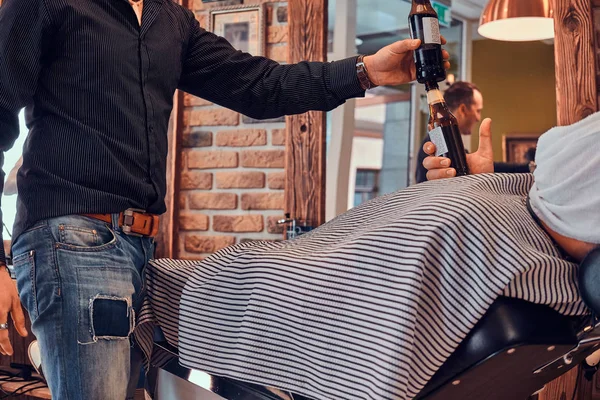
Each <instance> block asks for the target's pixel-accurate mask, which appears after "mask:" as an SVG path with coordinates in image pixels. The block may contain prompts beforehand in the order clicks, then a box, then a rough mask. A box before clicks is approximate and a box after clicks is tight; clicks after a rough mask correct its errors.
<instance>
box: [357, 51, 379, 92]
mask: <svg viewBox="0 0 600 400" xmlns="http://www.w3.org/2000/svg"><path fill="white" fill-rule="evenodd" d="M364 58H365V56H364V55H360V56H358V59H357V60H356V75H357V76H358V80H359V81H360V86H361V87H362V88H363V89H364V90H369V89H373V88H374V87H377V85H375V84H374V83H373V82H371V80H370V79H369V74H368V72H367V66H366V65H365V63H364V61H363V60H364Z"/></svg>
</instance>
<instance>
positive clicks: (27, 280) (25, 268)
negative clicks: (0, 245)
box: [13, 250, 39, 322]
mask: <svg viewBox="0 0 600 400" xmlns="http://www.w3.org/2000/svg"><path fill="white" fill-rule="evenodd" d="M13 267H14V270H15V275H16V277H17V286H18V288H19V298H20V299H21V303H22V304H23V305H24V306H25V308H26V309H27V312H28V313H29V318H30V319H31V322H34V321H35V320H36V319H37V317H38V315H39V309H38V303H37V287H36V269H35V250H30V251H28V252H25V253H22V254H19V255H16V256H15V257H14V258H13Z"/></svg>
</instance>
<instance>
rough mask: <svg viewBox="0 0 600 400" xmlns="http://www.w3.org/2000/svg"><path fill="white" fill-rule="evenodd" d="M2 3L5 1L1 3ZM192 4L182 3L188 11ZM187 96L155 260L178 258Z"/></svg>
mask: <svg viewBox="0 0 600 400" xmlns="http://www.w3.org/2000/svg"><path fill="white" fill-rule="evenodd" d="M0 1H2V0H0ZM189 1H190V0H178V3H179V4H181V5H182V6H183V7H185V8H188V6H189ZM183 96H184V93H183V92H181V91H179V90H178V91H177V92H176V93H175V97H174V99H173V111H172V112H171V120H170V121H169V130H168V135H169V138H168V141H169V152H168V153H167V171H166V172H167V193H166V195H165V205H166V207H167V211H166V212H165V213H164V214H163V215H161V216H160V227H159V231H158V235H157V237H156V251H155V253H154V256H155V258H177V250H178V246H177V237H178V235H179V191H180V190H179V188H180V181H181V170H182V164H181V162H182V157H181V140H182V135H183V127H184V126H183Z"/></svg>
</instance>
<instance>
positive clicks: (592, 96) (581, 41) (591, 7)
mask: <svg viewBox="0 0 600 400" xmlns="http://www.w3.org/2000/svg"><path fill="white" fill-rule="evenodd" d="M553 8H554V31H555V41H554V54H555V64H556V101H557V105H556V109H557V117H558V125H570V124H573V123H575V122H577V121H579V120H581V119H583V118H585V117H587V116H588V115H590V114H593V113H594V112H596V111H598V105H599V104H600V98H599V97H600V96H599V94H600V90H599V86H598V84H599V83H600V72H599V70H598V68H600V59H597V57H598V54H600V51H599V49H598V46H599V45H600V36H599V34H600V29H598V26H599V25H598V24H599V23H600V0H553ZM593 16H595V17H596V21H595V22H594V18H593ZM597 77H598V78H597ZM579 368H580V367H576V368H573V369H572V370H571V371H569V372H568V373H567V374H565V375H563V376H561V377H559V378H558V379H556V380H554V381H552V382H550V383H549V384H548V385H547V386H546V389H545V390H544V391H543V392H541V393H540V395H539V400H560V399H570V398H576V399H579V400H589V399H591V398H592V396H591V390H592V389H591V387H592V384H591V383H590V382H588V381H587V380H585V379H583V378H580V380H579V384H578V385H576V382H577V376H578V372H579ZM575 387H577V393H576V394H574V393H573V392H574V391H575ZM574 395H576V396H574Z"/></svg>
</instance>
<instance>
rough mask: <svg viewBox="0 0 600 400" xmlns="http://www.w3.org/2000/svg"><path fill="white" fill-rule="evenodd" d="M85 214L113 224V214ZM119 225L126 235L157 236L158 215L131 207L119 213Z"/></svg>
mask: <svg viewBox="0 0 600 400" xmlns="http://www.w3.org/2000/svg"><path fill="white" fill-rule="evenodd" d="M83 216H85V217H89V218H94V219H98V220H100V221H103V222H106V223H107V224H112V214H83ZM119 227H120V228H121V229H122V231H123V233H125V234H126V235H131V236H147V237H155V236H156V234H157V233H158V215H155V214H149V213H147V212H144V210H138V209H134V208H129V209H127V210H125V211H123V212H122V213H119Z"/></svg>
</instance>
